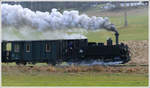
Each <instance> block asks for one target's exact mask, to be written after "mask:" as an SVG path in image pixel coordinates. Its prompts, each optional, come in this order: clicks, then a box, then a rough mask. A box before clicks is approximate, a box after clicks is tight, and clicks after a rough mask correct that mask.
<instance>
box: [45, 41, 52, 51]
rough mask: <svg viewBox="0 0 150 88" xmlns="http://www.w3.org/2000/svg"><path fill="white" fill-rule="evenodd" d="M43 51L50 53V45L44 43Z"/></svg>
mask: <svg viewBox="0 0 150 88" xmlns="http://www.w3.org/2000/svg"><path fill="white" fill-rule="evenodd" d="M45 51H46V52H51V47H50V43H46V44H45Z"/></svg>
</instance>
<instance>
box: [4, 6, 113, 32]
mask: <svg viewBox="0 0 150 88" xmlns="http://www.w3.org/2000/svg"><path fill="white" fill-rule="evenodd" d="M2 26H14V27H16V28H20V27H23V26H28V27H31V28H35V29H38V30H40V31H42V30H45V29H48V30H61V29H71V28H84V29H92V30H95V29H102V28H106V29H107V30H110V31H113V30H111V29H108V28H107V27H108V26H111V23H110V21H109V19H108V18H107V17H105V18H102V17H96V16H93V17H91V18H90V17H88V16H87V15H85V14H82V15H79V12H78V11H76V10H72V11H64V12H63V13H60V12H59V11H57V9H52V11H51V13H49V12H40V11H36V12H33V11H31V10H30V9H28V8H23V7H22V6H21V5H9V4H2Z"/></svg>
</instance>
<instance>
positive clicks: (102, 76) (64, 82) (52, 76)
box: [2, 9, 148, 86]
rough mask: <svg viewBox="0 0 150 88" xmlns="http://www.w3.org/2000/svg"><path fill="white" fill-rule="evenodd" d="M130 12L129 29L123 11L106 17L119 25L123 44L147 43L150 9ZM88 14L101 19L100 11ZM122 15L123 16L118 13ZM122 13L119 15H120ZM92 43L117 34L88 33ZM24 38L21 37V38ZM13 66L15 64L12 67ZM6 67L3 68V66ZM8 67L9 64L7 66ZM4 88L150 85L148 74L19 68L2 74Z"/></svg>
mask: <svg viewBox="0 0 150 88" xmlns="http://www.w3.org/2000/svg"><path fill="white" fill-rule="evenodd" d="M136 10H137V11H134V10H131V11H129V13H128V27H124V16H123V15H122V12H116V14H115V12H112V14H110V13H109V14H106V16H108V17H109V18H110V20H111V22H112V23H113V24H115V25H116V27H117V29H118V31H119V33H120V37H119V39H120V40H121V41H123V40H125V41H126V40H148V10H147V9H144V10H143V9H136ZM85 13H87V14H89V15H97V16H101V13H100V12H98V11H95V12H94V10H93V9H92V10H89V11H86V12H85ZM119 13H120V14H119ZM117 14H119V15H117ZM85 35H86V36H87V37H88V40H89V41H93V42H105V41H106V39H107V38H108V37H112V38H113V40H114V34H113V33H112V32H108V31H105V30H102V31H98V32H91V31H88V33H87V34H85ZM18 36H21V35H18ZM12 65H13V66H14V64H12ZM3 66H4V65H3ZM5 66H6V65H5ZM2 85H3V86H148V73H135V72H134V73H119V72H118V73H113V72H110V73H105V72H78V73H67V72H37V71H31V72H28V71H27V72H24V71H23V72H21V71H19V72H18V69H16V70H11V71H3V72H2Z"/></svg>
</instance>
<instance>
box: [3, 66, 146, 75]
mask: <svg viewBox="0 0 150 88" xmlns="http://www.w3.org/2000/svg"><path fill="white" fill-rule="evenodd" d="M12 71H16V72H22V73H24V72H27V73H28V72H30V73H32V72H63V73H64V72H65V73H66V72H67V73H78V72H107V73H148V67H147V66H144V67H143V66H134V67H111V66H98V65H95V66H74V65H72V66H67V67H53V66H33V67H27V66H2V72H12Z"/></svg>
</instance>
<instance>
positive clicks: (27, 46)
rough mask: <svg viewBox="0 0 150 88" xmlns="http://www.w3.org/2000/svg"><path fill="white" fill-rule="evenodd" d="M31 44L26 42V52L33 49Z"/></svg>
mask: <svg viewBox="0 0 150 88" xmlns="http://www.w3.org/2000/svg"><path fill="white" fill-rule="evenodd" d="M30 47H31V46H30V44H26V52H30V51H31V48H30Z"/></svg>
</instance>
